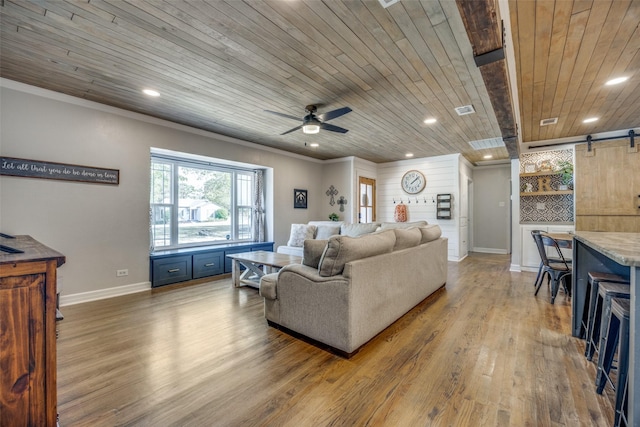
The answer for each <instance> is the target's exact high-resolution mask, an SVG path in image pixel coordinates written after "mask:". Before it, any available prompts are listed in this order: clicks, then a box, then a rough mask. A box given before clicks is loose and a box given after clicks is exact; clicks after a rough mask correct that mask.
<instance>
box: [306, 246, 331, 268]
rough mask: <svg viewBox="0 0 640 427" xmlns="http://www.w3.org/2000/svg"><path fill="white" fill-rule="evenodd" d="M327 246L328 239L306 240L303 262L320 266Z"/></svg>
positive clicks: (316, 266) (314, 266)
mask: <svg viewBox="0 0 640 427" xmlns="http://www.w3.org/2000/svg"><path fill="white" fill-rule="evenodd" d="M326 246H327V241H326V240H317V239H316V240H305V241H304V245H303V249H302V250H303V252H302V264H304V265H308V266H309V267H313V268H318V265H319V264H320V258H322V254H323V253H324V248H325V247H326Z"/></svg>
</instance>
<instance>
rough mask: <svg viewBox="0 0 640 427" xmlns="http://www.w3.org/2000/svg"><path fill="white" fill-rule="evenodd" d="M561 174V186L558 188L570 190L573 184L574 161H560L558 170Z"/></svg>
mask: <svg viewBox="0 0 640 427" xmlns="http://www.w3.org/2000/svg"><path fill="white" fill-rule="evenodd" d="M557 172H558V173H559V174H560V183H561V184H560V186H559V187H558V190H568V189H569V188H570V187H571V186H572V185H573V163H571V162H569V161H566V160H561V161H559V162H558V170H557Z"/></svg>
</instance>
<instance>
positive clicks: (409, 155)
mask: <svg viewBox="0 0 640 427" xmlns="http://www.w3.org/2000/svg"><path fill="white" fill-rule="evenodd" d="M404 156H405V157H413V153H407V154H405V155H404Z"/></svg>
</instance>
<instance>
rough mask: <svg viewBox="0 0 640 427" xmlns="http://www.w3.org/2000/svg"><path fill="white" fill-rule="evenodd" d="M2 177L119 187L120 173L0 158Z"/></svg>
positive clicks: (66, 164) (53, 163)
mask: <svg viewBox="0 0 640 427" xmlns="http://www.w3.org/2000/svg"><path fill="white" fill-rule="evenodd" d="M0 175H8V176H19V177H25V178H43V179H57V180H61V181H77V182H88V183H92V184H110V185H118V184H119V183H120V171H119V170H118V169H105V168H99V167H94V166H81V165H72V164H68V163H56V162H47V161H42V160H30V159H18V158H15V157H0Z"/></svg>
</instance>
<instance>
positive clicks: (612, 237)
mask: <svg viewBox="0 0 640 427" xmlns="http://www.w3.org/2000/svg"><path fill="white" fill-rule="evenodd" d="M574 237H575V238H576V240H579V241H581V242H582V243H584V244H586V245H588V246H590V247H592V248H594V249H595V250H597V251H599V252H602V253H603V254H605V255H607V256H608V257H609V258H611V259H612V260H614V261H616V262H618V263H619V264H621V265H627V266H629V267H639V266H640V233H622V232H609V231H576V232H575V234H574Z"/></svg>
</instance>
